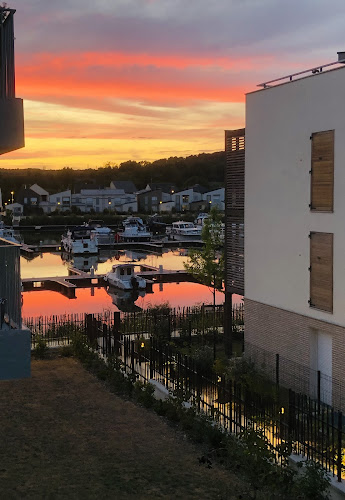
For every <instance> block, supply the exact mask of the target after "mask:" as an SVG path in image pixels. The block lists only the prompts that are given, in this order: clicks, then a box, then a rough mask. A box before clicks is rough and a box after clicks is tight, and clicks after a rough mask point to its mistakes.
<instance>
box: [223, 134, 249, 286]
mask: <svg viewBox="0 0 345 500" xmlns="http://www.w3.org/2000/svg"><path fill="white" fill-rule="evenodd" d="M225 151H226V169H225V200H226V204H225V235H226V236H225V241H226V245H225V246H226V255H225V268H226V290H227V292H232V293H238V294H242V295H243V294H244V161H245V129H238V130H226V131H225Z"/></svg>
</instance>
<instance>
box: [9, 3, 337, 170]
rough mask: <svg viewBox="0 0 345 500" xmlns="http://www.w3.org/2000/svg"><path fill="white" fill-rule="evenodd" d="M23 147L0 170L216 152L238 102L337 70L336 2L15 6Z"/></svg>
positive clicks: (237, 122) (235, 123) (235, 120)
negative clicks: (301, 75)
mask: <svg viewBox="0 0 345 500" xmlns="http://www.w3.org/2000/svg"><path fill="white" fill-rule="evenodd" d="M8 5H9V6H10V7H11V8H15V9H17V12H16V14H15V17H14V20H15V36H16V42H15V50H16V94H17V97H21V98H23V99H24V109H25V135H26V147H25V148H24V149H22V150H18V151H16V152H13V153H10V154H7V155H3V156H1V157H0V167H6V168H9V167H10V168H12V167H13V168H26V167H40V168H47V169H49V168H63V167H65V166H70V167H73V168H87V167H92V168H96V167H100V166H103V165H104V164H105V163H106V162H108V161H110V162H111V163H116V164H119V163H120V162H122V161H126V160H129V159H133V160H137V161H139V160H149V161H151V160H154V159H158V158H165V157H169V156H187V155H190V154H198V153H201V152H214V151H219V150H222V149H223V148H224V129H227V128H239V127H243V126H244V125H245V124H244V94H245V93H246V92H249V91H252V90H255V88H256V85H257V84H258V83H261V82H263V81H267V80H270V79H272V78H275V77H279V76H284V75H286V74H289V73H291V72H296V71H300V70H302V69H307V68H310V67H312V66H314V65H320V64H325V63H329V62H332V61H335V60H336V59H337V51H340V50H345V45H344V42H343V39H344V36H343V32H344V28H343V19H344V16H345V2H344V1H343V0H339V1H338V0H290V1H289V2H286V1H283V0H214V1H213V2H210V1H209V0H208V1H206V0H97V1H92V2H91V1H89V0H13V2H12V1H11V2H10V1H8Z"/></svg>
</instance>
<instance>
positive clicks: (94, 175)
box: [0, 151, 225, 200]
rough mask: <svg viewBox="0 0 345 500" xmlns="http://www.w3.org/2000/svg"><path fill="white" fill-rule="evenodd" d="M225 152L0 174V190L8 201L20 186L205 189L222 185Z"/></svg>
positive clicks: (58, 188) (12, 171) (56, 189)
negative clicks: (126, 184)
mask: <svg viewBox="0 0 345 500" xmlns="http://www.w3.org/2000/svg"><path fill="white" fill-rule="evenodd" d="M224 167H225V152H224V151H219V152H216V153H201V154H198V155H191V156H187V157H185V158H184V157H177V156H174V157H170V158H165V159H160V160H155V161H153V162H148V161H139V162H137V161H132V160H129V161H125V162H123V163H120V164H119V165H117V164H113V163H111V162H108V163H107V164H106V165H104V166H103V167H100V168H96V169H91V168H88V169H84V170H79V169H78V170H77V169H73V168H70V167H64V168H62V169H59V170H45V169H40V168H27V169H5V168H2V169H1V170H0V188H1V190H2V193H3V199H4V200H7V199H9V198H10V197H11V196H10V193H11V191H14V192H15V193H16V192H18V190H19V189H20V188H21V187H22V186H24V185H27V186H31V185H32V184H35V183H37V184H38V185H40V186H41V187H43V188H44V189H46V190H47V191H48V192H49V193H56V192H59V191H64V190H66V189H71V190H72V192H73V191H75V190H76V188H77V187H78V186H80V185H83V184H95V186H96V187H97V186H109V185H110V182H111V181H115V180H124V181H132V182H134V184H135V185H136V187H137V189H144V188H145V186H146V185H147V184H149V183H159V182H169V183H171V184H173V185H175V186H176V188H177V189H183V188H186V187H190V186H193V185H194V184H201V185H202V186H205V187H206V188H208V189H215V188H217V187H219V186H222V185H223V182H224Z"/></svg>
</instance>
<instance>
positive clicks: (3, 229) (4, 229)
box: [0, 221, 20, 245]
mask: <svg viewBox="0 0 345 500" xmlns="http://www.w3.org/2000/svg"><path fill="white" fill-rule="evenodd" d="M0 238H2V239H3V240H7V241H10V242H11V243H17V244H18V245H20V241H18V240H17V238H16V237H15V236H14V229H13V228H12V227H9V226H5V224H4V223H3V221H0Z"/></svg>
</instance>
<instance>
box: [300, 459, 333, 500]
mask: <svg viewBox="0 0 345 500" xmlns="http://www.w3.org/2000/svg"><path fill="white" fill-rule="evenodd" d="M298 467H300V468H302V473H301V474H300V475H299V476H298V477H297V479H296V481H295V485H294V492H295V495H296V497H295V498H301V499H308V500H327V499H328V498H329V496H328V489H329V485H330V476H329V474H328V473H327V472H326V471H325V470H324V469H323V468H322V467H321V465H320V464H318V463H316V462H313V461H312V460H307V461H306V462H300V463H299V464H298Z"/></svg>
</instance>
